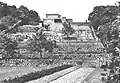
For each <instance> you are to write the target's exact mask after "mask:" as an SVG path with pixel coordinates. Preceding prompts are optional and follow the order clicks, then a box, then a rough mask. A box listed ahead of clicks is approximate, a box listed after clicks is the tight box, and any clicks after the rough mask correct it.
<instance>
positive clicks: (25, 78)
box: [2, 65, 73, 83]
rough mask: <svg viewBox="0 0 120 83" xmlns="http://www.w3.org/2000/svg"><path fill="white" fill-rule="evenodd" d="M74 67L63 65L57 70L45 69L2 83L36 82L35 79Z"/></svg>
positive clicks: (56, 68)
mask: <svg viewBox="0 0 120 83" xmlns="http://www.w3.org/2000/svg"><path fill="white" fill-rule="evenodd" d="M72 66H73V65H63V66H59V67H55V68H51V69H45V70H42V71H37V72H32V73H29V74H27V75H23V76H21V77H15V78H13V79H8V80H4V81H2V83H25V82H28V81H31V80H35V79H38V78H41V77H44V76H47V75H50V74H53V73H55V72H58V71H61V70H63V69H67V68H70V67H72Z"/></svg>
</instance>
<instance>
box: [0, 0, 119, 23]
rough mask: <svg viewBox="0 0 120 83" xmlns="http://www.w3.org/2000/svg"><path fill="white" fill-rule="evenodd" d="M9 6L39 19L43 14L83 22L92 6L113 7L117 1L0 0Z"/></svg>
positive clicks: (43, 16)
mask: <svg viewBox="0 0 120 83" xmlns="http://www.w3.org/2000/svg"><path fill="white" fill-rule="evenodd" d="M0 1H1V2H5V3H7V4H9V5H16V6H17V7H19V6H20V5H24V6H26V7H28V9H30V10H35V11H37V12H38V13H39V15H40V18H41V19H43V18H45V14H46V13H49V14H51V13H52V14H56V13H57V14H61V15H62V16H66V17H67V18H72V19H73V21H75V22H78V21H80V22H83V21H85V20H86V19H87V18H88V15H89V13H90V12H92V10H93V7H94V6H99V5H114V4H115V3H116V2H117V1H119V0H0Z"/></svg>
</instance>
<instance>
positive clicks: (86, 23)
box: [71, 22, 90, 26]
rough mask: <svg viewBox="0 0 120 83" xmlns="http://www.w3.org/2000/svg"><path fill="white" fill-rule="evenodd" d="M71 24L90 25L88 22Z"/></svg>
mask: <svg viewBox="0 0 120 83" xmlns="http://www.w3.org/2000/svg"><path fill="white" fill-rule="evenodd" d="M71 24H74V25H78V26H80V25H89V24H90V23H89V22H72V23H71Z"/></svg>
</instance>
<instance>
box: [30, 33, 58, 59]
mask: <svg viewBox="0 0 120 83" xmlns="http://www.w3.org/2000/svg"><path fill="white" fill-rule="evenodd" d="M29 46H30V47H31V51H32V52H37V53H38V54H39V55H40V56H41V58H43V57H42V52H43V50H45V51H48V52H50V53H52V51H53V49H54V48H55V47H56V41H52V40H47V37H46V35H45V34H43V31H41V32H40V33H37V34H36V35H33V38H31V39H30V43H29Z"/></svg>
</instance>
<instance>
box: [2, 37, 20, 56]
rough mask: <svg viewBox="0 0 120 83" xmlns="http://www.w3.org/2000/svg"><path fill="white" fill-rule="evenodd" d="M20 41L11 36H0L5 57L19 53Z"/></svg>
mask: <svg viewBox="0 0 120 83" xmlns="http://www.w3.org/2000/svg"><path fill="white" fill-rule="evenodd" d="M17 45H18V43H17V42H16V41H14V40H11V39H10V38H8V37H6V36H4V37H1V38H0V50H1V54H2V55H3V57H4V58H11V57H14V56H15V55H16V53H17V51H16V50H17V49H18V48H17Z"/></svg>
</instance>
